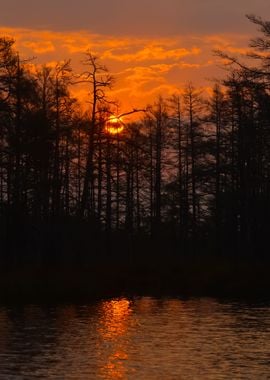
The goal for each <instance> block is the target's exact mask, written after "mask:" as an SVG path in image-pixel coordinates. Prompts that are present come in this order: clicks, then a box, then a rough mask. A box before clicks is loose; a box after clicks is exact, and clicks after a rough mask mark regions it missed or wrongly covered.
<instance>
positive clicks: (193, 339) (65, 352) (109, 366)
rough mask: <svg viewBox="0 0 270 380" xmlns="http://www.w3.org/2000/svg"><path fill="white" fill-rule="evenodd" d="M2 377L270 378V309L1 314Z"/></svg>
mask: <svg viewBox="0 0 270 380" xmlns="http://www.w3.org/2000/svg"><path fill="white" fill-rule="evenodd" d="M0 379H1V380H2V379H3V380H9V379H16V380H17V379H26V380H31V379H46V380H47V379H48V380H50V379H59V380H70V379H74V380H82V379H144V380H151V379H155V380H156V379H164V380H167V379H168V380H170V379H188V380H189V379H190V380H191V379H192V380H196V379H199V380H204V379H207V380H211V379H213V380H219V379H230V380H231V379H233V380H236V379H244V380H248V379H256V380H257V379H258V380H263V379H270V306H269V305H264V304H256V305H255V304H253V305H252V304H245V303H237V302H235V303H234V302H231V303H219V302H217V301H214V300H211V299H203V300H190V301H182V300H178V299H167V300H156V299H151V298H142V299H135V300H128V299H115V300H109V301H102V302H98V303H95V304H93V305H87V306H65V307H64V306H61V307H60V306H59V307H47V308H41V307H36V306H28V307H24V308H0Z"/></svg>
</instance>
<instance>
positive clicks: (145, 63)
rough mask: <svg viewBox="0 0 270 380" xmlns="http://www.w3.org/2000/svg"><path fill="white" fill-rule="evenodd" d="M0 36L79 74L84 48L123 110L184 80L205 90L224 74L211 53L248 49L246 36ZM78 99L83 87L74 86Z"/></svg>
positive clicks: (15, 31) (11, 31)
mask: <svg viewBox="0 0 270 380" xmlns="http://www.w3.org/2000/svg"><path fill="white" fill-rule="evenodd" d="M0 34H1V35H4V36H12V37H13V38H15V39H16V48H17V49H18V50H19V51H20V53H21V54H22V56H23V58H29V57H36V58H35V60H34V61H33V62H35V63H36V64H42V63H50V64H53V63H54V62H57V61H61V60H63V59H69V58H71V60H72V66H73V68H74V71H75V72H77V73H80V72H82V71H83V70H84V68H83V66H82V64H81V61H82V60H83V59H84V52H85V51H87V50H88V49H89V50H90V51H91V52H93V53H94V54H97V55H98V56H99V57H100V60H101V61H102V62H103V63H104V64H105V65H106V66H107V68H108V69H109V71H110V72H111V73H112V74H113V76H114V77H115V85H114V88H113V90H112V91H110V96H111V97H112V98H114V99H117V100H119V101H120V105H121V108H122V109H125V110H126V109H129V108H133V107H134V108H137V107H143V106H145V105H146V104H147V103H149V102H151V101H153V100H154V99H155V98H156V97H157V96H158V95H160V94H163V95H164V96H167V95H170V94H172V93H175V92H178V91H179V90H180V91H181V89H182V88H183V87H184V86H185V84H186V83H187V82H189V81H192V82H193V83H194V84H195V85H196V86H201V87H204V88H208V87H211V86H212V85H213V82H212V80H213V79H215V78H221V77H222V76H223V75H224V74H225V73H224V70H223V69H222V68H221V67H222V65H221V62H220V59H219V58H217V57H215V56H214V55H213V53H212V51H213V49H222V50H223V51H227V52H229V53H231V54H241V53H243V52H245V51H246V50H247V45H248V40H249V38H250V36H249V35H240V34H235V35H234V34H229V33H227V34H212V35H203V36H199V35H189V36H188V37H187V36H184V37H159V38H143V37H137V38H134V37H114V36H105V35H99V34H92V33H90V32H87V31H74V32H72V31H68V32H55V31H49V30H31V29H22V28H7V27H5V28H3V27H2V28H0ZM73 91H74V92H75V93H76V94H77V95H78V96H79V97H80V98H84V97H86V96H87V89H85V88H82V87H78V86H77V87H74V89H73Z"/></svg>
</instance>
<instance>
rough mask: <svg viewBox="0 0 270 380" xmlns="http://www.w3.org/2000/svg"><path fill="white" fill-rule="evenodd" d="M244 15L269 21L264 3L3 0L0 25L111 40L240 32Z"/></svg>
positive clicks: (236, 0)
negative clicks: (115, 37) (72, 32)
mask: <svg viewBox="0 0 270 380" xmlns="http://www.w3.org/2000/svg"><path fill="white" fill-rule="evenodd" d="M246 13H255V14H258V15H261V16H263V17H265V18H269V19H270V7H269V0H256V1H255V0H136V1H132V0H76V1H69V0H46V1H44V2H42V1H38V0H24V1H22V0H9V1H5V3H4V4H1V13H0V24H1V25H5V26H12V27H15V26H16V27H27V28H39V29H44V28H47V29H51V30H78V29H86V30H91V31H92V32H96V33H104V34H112V35H140V36H142V35H149V36H151V35H152V36H159V35H160V36H166V35H176V34H185V33H189V34H190V33H194V34H198V33H222V32H243V33H245V32H249V31H250V30H252V26H251V25H249V23H248V21H247V20H246V19H245V14H246Z"/></svg>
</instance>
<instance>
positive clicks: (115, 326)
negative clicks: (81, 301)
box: [99, 299, 132, 379]
mask: <svg viewBox="0 0 270 380" xmlns="http://www.w3.org/2000/svg"><path fill="white" fill-rule="evenodd" d="M102 309H103V310H102V317H101V320H100V327H99V333H100V335H101V337H102V340H105V341H107V342H108V352H107V355H106V356H107V357H106V358H104V359H105V360H104V365H103V367H102V368H101V377H102V378H106V379H124V378H126V376H127V367H126V365H125V363H126V361H127V360H128V354H127V347H126V343H127V340H126V338H127V336H126V335H127V328H128V324H129V316H130V314H131V312H132V310H131V308H130V301H128V300H126V299H121V300H111V301H107V302H104V304H103V307H102Z"/></svg>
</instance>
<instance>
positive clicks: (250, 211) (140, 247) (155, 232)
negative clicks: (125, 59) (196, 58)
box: [0, 16, 270, 265]
mask: <svg viewBox="0 0 270 380" xmlns="http://www.w3.org/2000/svg"><path fill="white" fill-rule="evenodd" d="M249 19H250V21H251V22H253V23H254V24H255V25H256V26H257V27H259V29H260V31H261V36H260V37H256V38H254V39H253V40H252V41H251V43H250V49H251V50H250V53H249V54H248V56H247V57H245V58H243V62H242V61H241V60H239V61H238V60H237V59H236V58H234V57H228V56H226V55H225V54H224V53H222V52H215V54H218V55H219V56H220V57H221V58H223V59H224V62H226V65H225V68H226V74H225V77H224V79H223V80H222V81H220V82H219V83H215V84H214V85H213V89H212V93H211V95H205V94H204V93H203V92H202V91H201V90H200V89H197V88H196V87H194V85H193V84H192V83H187V85H186V87H185V88H183V89H179V93H177V94H175V95H174V96H172V97H170V98H166V97H164V96H162V94H161V95H160V97H159V98H158V99H156V101H155V102H154V103H153V104H150V105H145V108H144V109H142V110H136V109H134V110H128V111H127V114H133V116H136V119H134V118H133V119H134V120H135V121H132V122H128V123H126V122H125V116H126V114H122V115H121V113H120V114H119V111H118V110H117V104H116V103H114V102H112V101H111V100H109V97H108V95H107V94H108V93H109V90H110V88H111V86H113V82H114V78H113V77H112V76H111V75H110V73H109V72H108V70H107V69H106V67H104V66H103V64H102V62H100V60H99V58H98V57H96V56H94V55H93V54H92V53H91V52H87V53H86V54H85V60H84V68H85V72H84V73H83V74H79V75H78V74H76V73H74V72H73V70H72V67H71V62H70V61H65V62H61V63H58V64H56V65H55V66H54V67H52V66H49V65H44V66H42V67H40V66H35V67H34V64H33V62H32V61H31V60H30V61H28V60H23V59H22V58H21V57H20V55H19V53H17V52H16V49H15V45H14V44H15V41H14V40H12V39H10V38H7V37H2V38H0V226H1V227H0V245H1V251H0V256H1V259H0V261H1V262H3V263H7V264H8V265H13V264H15V265H19V264H20V263H27V262H37V263H47V262H50V261H51V260H58V261H61V262H65V261H66V262H71V263H73V262H80V263H84V262H86V261H87V260H88V259H91V258H94V257H96V258H97V257H99V258H100V257H102V258H103V259H102V260H106V257H111V256H114V255H116V256H121V257H125V256H126V257H127V256H128V257H130V258H132V257H133V256H140V257H147V256H148V255H151V256H155V255H159V256H161V257H163V258H164V260H166V257H167V256H168V255H171V254H172V255H178V256H188V255H191V256H192V255H204V254H209V253H211V254H213V255H216V256H221V257H223V256H241V257H246V258H249V257H257V258H258V257H265V256H267V254H268V241H269V232H270V228H269V226H270V224H269V219H270V87H269V85H270V63H269V62H270V61H269V57H270V56H269V47H270V22H268V21H264V20H262V19H261V18H259V17H256V16H249ZM33 67H34V68H33ZM79 83H84V84H85V85H87V86H88V88H89V99H88V102H87V104H86V106H85V107H83V108H82V107H81V106H80V102H78V100H77V99H75V98H74V97H73V96H72V95H71V88H72V86H76V85H77V84H79ZM133 119H132V120H133Z"/></svg>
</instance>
